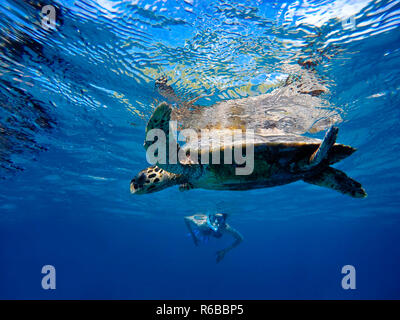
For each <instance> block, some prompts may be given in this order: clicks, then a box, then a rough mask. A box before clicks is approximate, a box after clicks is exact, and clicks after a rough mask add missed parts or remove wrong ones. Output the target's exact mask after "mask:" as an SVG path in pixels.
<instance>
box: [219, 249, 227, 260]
mask: <svg viewBox="0 0 400 320" xmlns="http://www.w3.org/2000/svg"><path fill="white" fill-rule="evenodd" d="M225 254H226V251H225V250H219V251H217V263H218V262H220V261H221V260H222V259H223V258H224V257H225Z"/></svg>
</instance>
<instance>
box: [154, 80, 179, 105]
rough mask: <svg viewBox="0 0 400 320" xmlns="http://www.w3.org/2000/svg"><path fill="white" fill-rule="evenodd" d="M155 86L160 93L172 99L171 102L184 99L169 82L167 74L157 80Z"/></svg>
mask: <svg viewBox="0 0 400 320" xmlns="http://www.w3.org/2000/svg"><path fill="white" fill-rule="evenodd" d="M155 88H156V89H157V91H158V93H159V94H161V95H162V96H163V97H164V98H166V99H168V101H169V100H171V102H176V103H182V100H181V98H180V97H178V95H177V94H176V92H175V90H174V88H172V87H171V86H170V85H169V84H168V79H167V77H166V76H161V77H159V78H158V79H157V80H156V83H155Z"/></svg>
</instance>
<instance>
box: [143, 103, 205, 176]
mask: <svg viewBox="0 0 400 320" xmlns="http://www.w3.org/2000/svg"><path fill="white" fill-rule="evenodd" d="M171 112H172V108H171V106H170V105H169V104H168V103H166V102H162V103H160V104H159V105H158V106H157V108H155V110H154V112H153V114H152V115H151V117H150V120H149V122H148V123H147V126H146V139H145V142H144V147H145V149H146V152H148V153H149V154H147V159H154V160H155V163H152V164H153V165H157V166H158V167H160V168H162V169H164V170H165V171H168V172H171V173H175V174H180V175H183V176H184V177H193V176H194V177H198V176H199V175H201V166H200V165H192V164H187V163H182V162H180V161H179V154H180V152H179V151H180V146H179V144H178V143H177V141H176V138H175V135H174V133H173V130H174V129H173V127H174V125H173V123H172V122H171ZM154 129H158V130H161V131H162V132H159V131H158V132H157V131H153V132H151V131H152V130H154ZM162 133H163V135H162ZM162 136H164V137H163V138H164V139H160V137H162ZM151 153H153V155H151ZM185 158H186V156H185Z"/></svg>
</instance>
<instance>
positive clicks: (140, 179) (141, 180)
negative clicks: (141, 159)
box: [137, 173, 146, 184]
mask: <svg viewBox="0 0 400 320" xmlns="http://www.w3.org/2000/svg"><path fill="white" fill-rule="evenodd" d="M145 180H146V176H145V174H144V173H142V174H140V176H139V177H138V179H137V183H138V184H143V182H144V181H145Z"/></svg>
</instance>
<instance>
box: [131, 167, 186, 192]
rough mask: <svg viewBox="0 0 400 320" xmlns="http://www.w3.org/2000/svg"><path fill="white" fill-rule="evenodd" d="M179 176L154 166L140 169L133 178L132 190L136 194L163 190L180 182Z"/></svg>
mask: <svg viewBox="0 0 400 320" xmlns="http://www.w3.org/2000/svg"><path fill="white" fill-rule="evenodd" d="M178 180H179V179H178V176H177V175H175V174H173V173H169V172H167V171H164V170H163V169H161V168H159V167H156V166H153V167H149V168H147V169H144V170H142V171H140V172H139V173H138V174H137V175H136V177H134V178H133V179H132V180H131V185H130V190H131V193H134V194H146V193H152V192H157V191H161V190H163V189H165V188H168V187H170V186H172V185H175V184H177V183H178Z"/></svg>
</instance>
